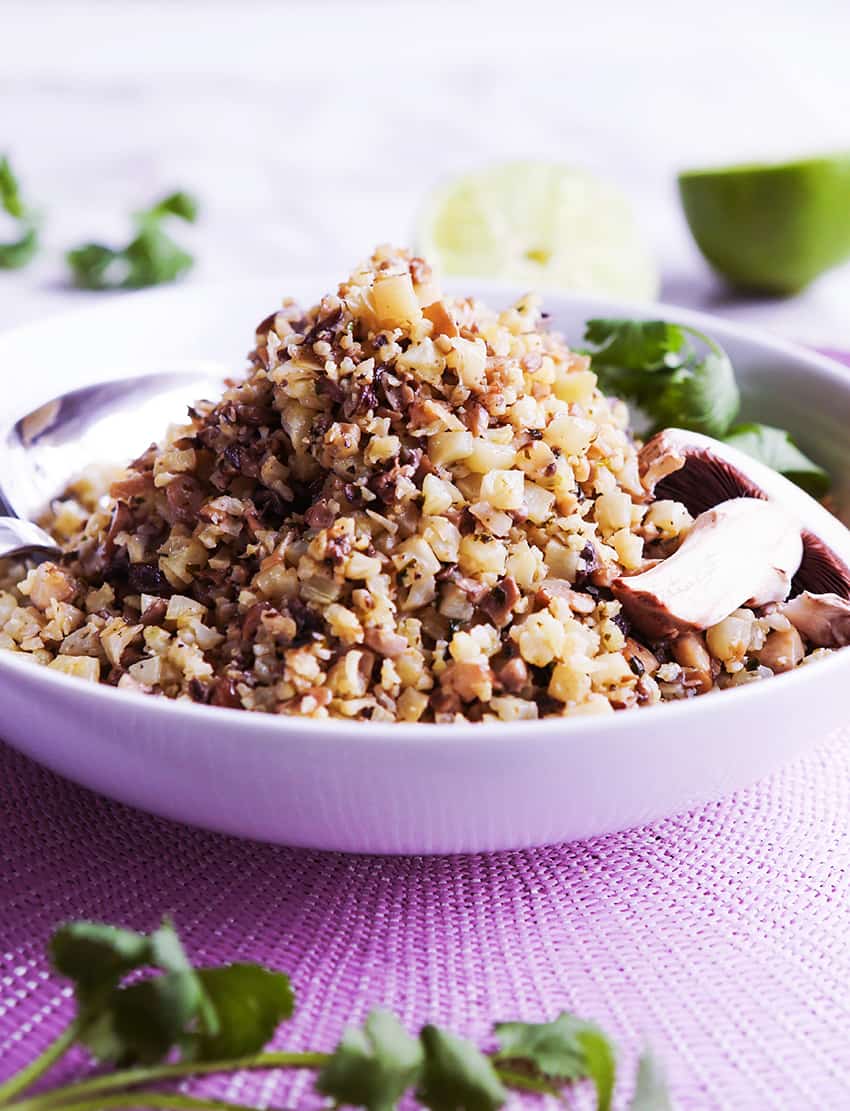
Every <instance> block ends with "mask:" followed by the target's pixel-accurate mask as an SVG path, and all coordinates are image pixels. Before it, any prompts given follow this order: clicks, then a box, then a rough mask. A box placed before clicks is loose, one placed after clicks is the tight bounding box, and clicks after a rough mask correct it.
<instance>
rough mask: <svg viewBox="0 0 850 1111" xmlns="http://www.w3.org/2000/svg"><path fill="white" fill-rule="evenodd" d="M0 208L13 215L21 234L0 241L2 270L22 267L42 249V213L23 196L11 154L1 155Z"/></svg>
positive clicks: (0, 267) (0, 268) (8, 214)
mask: <svg viewBox="0 0 850 1111" xmlns="http://www.w3.org/2000/svg"><path fill="white" fill-rule="evenodd" d="M0 209H2V211H3V212H5V213H6V214H7V216H10V217H11V218H12V219H13V220H14V221H15V225H16V229H17V231H18V232H19V234H18V235H17V236H16V238H14V239H12V240H10V241H9V242H7V243H0V270H19V269H21V267H24V266H26V265H27V263H29V262H31V261H32V259H33V258H34V257H35V255H36V253H37V252H38V248H39V237H38V217H37V215H36V213H35V212H34V211H33V210H32V209H31V208H29V206H28V205H26V204H25V203H24V201H23V199H22V197H21V187H20V183H19V182H18V178H17V176H16V175H15V172H14V170H13V169H12V164H11V162H10V161H9V159H8V157H7V156H6V155H4V156H3V157H2V158H0Z"/></svg>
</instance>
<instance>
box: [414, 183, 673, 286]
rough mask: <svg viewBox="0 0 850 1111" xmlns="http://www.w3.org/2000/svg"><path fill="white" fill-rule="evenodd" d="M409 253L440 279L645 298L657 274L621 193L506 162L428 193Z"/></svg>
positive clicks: (606, 186) (599, 184)
mask: <svg viewBox="0 0 850 1111" xmlns="http://www.w3.org/2000/svg"><path fill="white" fill-rule="evenodd" d="M418 247H419V250H420V251H421V253H422V254H423V255H424V256H425V257H426V258H427V259H428V260H429V261H430V262H432V263H434V264H435V265H436V266H437V267H438V269H439V270H440V271H441V272H442V273H443V274H465V275H475V276H481V277H488V278H501V279H505V280H507V281H511V282H516V283H518V284H519V285H522V286H525V287H528V288H547V287H549V288H553V287H554V288H560V289H573V290H579V291H581V292H585V293H595V294H599V295H604V296H611V297H624V298H628V299H631V300H651V299H652V298H653V297H654V296H655V294H656V293H657V292H658V271H657V269H656V267H655V263H654V261H653V259H652V256H651V255H650V253H649V250H648V249H647V246H646V244H645V243H644V241H643V240H642V238H641V237H640V236H639V235H638V232H637V229H636V227H635V223H634V220H633V218H632V213H631V210H630V208H629V205H628V202H627V201H626V199H625V198H624V197H623V196H622V194H621V193H620V192H619V191H618V190H617V189H615V188H613V187H612V186H610V185H608V184H606V183H605V182H602V181H598V180H597V179H596V178H594V177H592V176H591V175H590V174H587V173H584V172H582V171H579V170H574V169H570V168H569V167H567V166H559V165H552V164H550V163H546V162H508V163H505V164H503V165H499V166H490V167H487V168H486V169H482V170H480V171H477V172H475V173H471V174H467V175H466V176H464V177H461V178H458V179H456V180H454V181H451V182H449V183H447V184H446V185H444V186H442V187H441V188H439V189H437V190H435V192H434V193H433V194H432V195H431V196H430V198H429V200H428V202H427V204H426V207H425V210H424V212H423V214H422V217H421V220H420V224H419V237H418Z"/></svg>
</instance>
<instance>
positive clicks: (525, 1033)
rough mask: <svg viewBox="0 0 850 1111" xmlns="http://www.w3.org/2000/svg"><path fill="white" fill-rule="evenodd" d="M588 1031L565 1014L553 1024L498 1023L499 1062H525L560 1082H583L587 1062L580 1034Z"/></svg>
mask: <svg viewBox="0 0 850 1111" xmlns="http://www.w3.org/2000/svg"><path fill="white" fill-rule="evenodd" d="M586 1028H587V1024H586V1023H584V1022H582V1021H581V1020H580V1019H577V1018H575V1017H574V1016H573V1015H571V1014H568V1013H567V1012H566V1011H563V1012H562V1013H561V1014H559V1015H558V1017H557V1018H556V1019H553V1020H552V1022H499V1023H497V1024H496V1026H495V1027H494V1033H495V1035H496V1038H497V1040H498V1042H499V1053H498V1057H497V1059H498V1060H500V1061H502V1060H512V1061H526V1062H528V1063H530V1064H533V1065H534V1066H535V1067H536V1068H537V1069H539V1070H540V1072H542V1073H544V1074H545V1075H546V1076H551V1077H555V1078H557V1079H558V1080H580V1079H582V1078H583V1077H585V1076H587V1062H586V1060H585V1054H584V1049H583V1047H582V1045H581V1042H580V1041H579V1039H578V1034H579V1033H580V1032H581V1031H582V1030H584V1029H586Z"/></svg>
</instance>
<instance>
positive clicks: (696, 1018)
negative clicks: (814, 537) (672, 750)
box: [0, 352, 850, 1111]
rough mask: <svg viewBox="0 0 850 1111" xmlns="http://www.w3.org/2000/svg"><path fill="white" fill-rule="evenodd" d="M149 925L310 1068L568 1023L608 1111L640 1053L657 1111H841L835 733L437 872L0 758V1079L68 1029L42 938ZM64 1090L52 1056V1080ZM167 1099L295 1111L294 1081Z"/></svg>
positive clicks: (844, 1028)
mask: <svg viewBox="0 0 850 1111" xmlns="http://www.w3.org/2000/svg"><path fill="white" fill-rule="evenodd" d="M830 354H834V353H832V352H830ZM805 718H806V714H805V706H801V707H800V727H801V728H805ZM682 741H683V743H687V738H686V737H683V739H682ZM165 913H168V914H171V915H172V916H173V917H174V918H175V920H176V922H177V924H178V926H179V928H180V930H181V933H182V935H183V936H184V938H185V939H186V943H187V946H188V948H189V950H190V952H191V953H192V955H193V957H195V958H199V959H201V960H202V961H205V962H208V963H218V962H223V961H229V960H234V959H256V960H261V961H263V962H266V963H268V964H270V965H274V966H275V967H278V968H282V969H285V970H287V971H288V972H289V973H290V974H291V975H292V977H293V980H294V983H295V987H296V991H297V995H298V1000H299V1005H298V1010H297V1014H296V1017H295V1019H294V1020H293V1021H292V1022H291V1023H290V1024H288V1025H287V1026H286V1027H284V1028H283V1029H282V1030H281V1032H280V1034H279V1036H278V1039H277V1042H278V1044H280V1045H286V1046H287V1047H290V1048H293V1049H295V1048H308V1047H309V1048H318V1049H324V1048H331V1047H332V1046H333V1045H334V1044H335V1042H336V1040H337V1039H338V1037H339V1035H340V1033H341V1030H342V1028H343V1026H344V1025H345V1024H346V1023H347V1022H349V1021H358V1020H360V1019H362V1018H363V1017H364V1015H365V1014H366V1012H367V1011H368V1010H369V1009H370V1008H371V1007H373V1006H375V1005H378V1004H380V1005H382V1006H385V1007H389V1008H391V1009H392V1010H394V1011H396V1012H397V1013H398V1014H399V1015H400V1016H401V1017H402V1018H403V1020H404V1021H405V1022H406V1024H407V1025H408V1027H409V1028H410V1029H412V1030H415V1029H418V1027H419V1026H420V1025H421V1024H422V1023H423V1022H425V1021H428V1020H433V1021H437V1022H440V1023H443V1024H446V1025H448V1026H450V1027H451V1028H453V1029H455V1030H456V1031H458V1032H460V1033H464V1034H466V1035H468V1036H469V1037H471V1038H474V1039H476V1040H478V1041H479V1042H482V1043H483V1042H484V1041H486V1038H487V1034H488V1031H489V1029H490V1026H491V1024H492V1022H493V1021H494V1020H497V1019H501V1018H525V1019H529V1020H539V1019H543V1018H550V1017H553V1016H554V1015H555V1014H556V1013H557V1012H558V1011H559V1010H561V1009H562V1008H568V1009H571V1010H574V1011H575V1012H577V1013H578V1014H580V1015H582V1016H584V1017H587V1018H592V1019H595V1020H596V1021H598V1022H599V1023H600V1024H601V1025H602V1026H603V1027H604V1028H605V1029H606V1030H608V1031H610V1033H611V1034H612V1035H613V1036H614V1037H615V1038H616V1040H617V1042H618V1045H619V1047H620V1050H621V1057H620V1059H621V1081H620V1084H619V1086H618V1096H617V1104H616V1105H617V1107H623V1106H624V1105H625V1103H626V1101H627V1098H628V1095H629V1089H630V1087H631V1083H632V1077H633V1074H634V1063H635V1059H636V1055H637V1053H638V1051H639V1049H640V1048H641V1046H642V1045H643V1044H645V1043H646V1042H649V1043H650V1044H651V1045H652V1046H653V1047H654V1048H655V1050H656V1051H657V1053H658V1054H659V1056H661V1057H662V1058H663V1059H664V1061H665V1063H666V1067H667V1070H668V1074H669V1078H670V1081H671V1086H672V1089H673V1095H674V1102H675V1106H676V1107H677V1108H683V1109H695V1111H696V1109H698V1111H704V1109H706V1111H707V1109H711V1108H723V1109H728V1108H734V1109H735V1111H741V1109H748V1108H753V1109H762V1108H774V1107H775V1108H783V1109H784V1108H789V1109H790V1108H794V1109H795V1111H797V1109H802V1108H807V1109H808V1108H818V1109H820V1108H830V1109H837V1108H843V1107H850V729H847V730H845V731H843V732H842V733H840V734H838V735H836V736H834V737H832V738H830V739H829V740H827V741H824V742H822V743H820V744H819V745H817V746H816V747H813V748H812V749H811V750H810V751H809V752H808V753H807V754H806V755H805V756H804V757H802V758H801V759H799V760H798V761H796V762H795V763H794V764H793V765H791V766H789V767H787V768H786V769H784V770H783V771H781V772H779V773H778V774H777V775H775V776H773V777H772V778H771V779H769V780H767V781H765V782H764V783H762V784H760V785H759V786H758V787H755V788H753V789H751V790H749V791H746V792H743V793H742V794H740V795H739V796H737V797H736V798H733V799H728V800H725V801H722V802H717V803H713V804H711V805H709V806H705V807H703V808H702V809H700V810H697V811H695V812H694V813H692V814H689V815H684V816H680V817H677V818H672V819H669V820H668V821H664V822H661V823H658V824H657V825H654V826H651V827H649V828H646V829H640V830H633V831H631V832H628V833H623V834H618V835H616V836H612V837H606V838H602V839H598V840H595V841H588V842H585V843H583V844H579V845H561V846H556V847H553V848H548V849H538V850H533V851H529V852H521V853H502V854H496V855H492V856H478V857H453V858H443V859H433V858H432V859H427V858H408V859H397V858H392V859H391V858H375V857H345V856H341V855H337V854H324V853H315V852H305V851H300V850H294V849H284V848H276V847H273V846H268V845H258V844H255V843H251V842H245V841H238V840H236V839H233V838H228V837H223V836H218V835H214V834H208V833H203V832H200V831H198V830H193V829H188V828H186V827H185V826H179V825H176V824H173V823H170V822H165V821H162V820H160V819H157V818H153V817H150V816H148V815H145V814H141V813H139V812H137V811H133V810H130V809H129V808H127V807H124V806H121V805H119V804H117V803H112V802H109V801H107V800H106V799H103V798H101V797H99V796H97V795H94V794H92V793H91V792H89V791H86V790H83V789H82V788H79V787H76V786H74V785H72V784H70V783H68V782H67V781H65V780H62V779H60V778H59V777H57V776H55V775H53V774H52V773H51V772H48V771H45V770H44V769H42V768H40V767H38V766H36V765H35V764H33V763H31V762H30V761H28V760H27V759H25V758H24V757H22V756H20V755H18V754H17V753H15V752H13V751H12V750H11V749H9V748H7V747H6V746H4V745H3V744H2V743H0V1079H3V1078H4V1077H6V1076H8V1075H9V1074H10V1073H11V1072H13V1071H14V1070H15V1069H16V1068H18V1067H20V1065H21V1064H22V1063H24V1062H25V1061H27V1060H29V1059H30V1058H31V1057H32V1056H34V1055H35V1053H36V1052H37V1051H38V1050H39V1049H40V1048H42V1047H43V1046H44V1045H45V1044H46V1043H47V1042H48V1041H49V1040H50V1039H51V1038H52V1037H54V1036H55V1035H56V1034H57V1033H58V1031H59V1029H60V1027H61V1026H62V1025H63V1023H64V1022H65V1020H66V1019H67V1017H68V1015H69V1014H70V1012H71V1001H70V999H69V997H68V992H67V989H65V988H63V987H62V985H61V984H59V983H58V982H57V981H56V980H55V979H54V978H52V977H51V976H50V974H49V972H48V969H47V965H46V962H45V959H44V946H45V942H46V940H47V937H48V936H49V934H50V932H51V930H52V929H53V927H54V926H55V925H56V924H57V923H59V922H61V921H63V920H66V919H69V918H77V917H87V918H95V919H102V920H105V921H109V922H116V923H124V924H126V925H131V926H134V927H136V928H140V929H151V928H152V927H154V926H155V925H156V924H157V923H158V921H159V920H160V918H161V917H162V915H163V914H165ZM83 1065H84V1062H83V1060H82V1059H81V1057H80V1056H79V1055H77V1056H76V1057H74V1056H72V1057H70V1058H69V1059H68V1060H67V1061H66V1062H64V1063H63V1064H62V1065H60V1066H59V1068H58V1069H57V1070H56V1074H55V1075H56V1076H57V1079H58V1078H61V1077H63V1076H64V1077H65V1078H67V1077H69V1076H70V1075H72V1074H74V1073H75V1072H78V1071H79V1070H80V1069H81V1068H82V1067H83ZM188 1087H189V1090H192V1091H195V1092H199V1091H203V1092H206V1093H209V1094H214V1095H216V1096H220V1097H224V1098H228V1099H232V1100H239V1101H246V1102H253V1103H256V1105H257V1106H263V1107H265V1106H270V1105H271V1106H288V1107H294V1106H296V1105H297V1106H308V1105H311V1103H313V1102H315V1101H311V1100H310V1098H309V1092H310V1089H311V1080H310V1077H309V1076H308V1075H306V1074H301V1075H297V1076H295V1077H294V1078H293V1077H292V1076H291V1075H281V1074H277V1075H273V1074H265V1075H263V1074H243V1075H242V1076H239V1077H237V1078H228V1079H224V1078H222V1079H209V1080H205V1081H204V1082H202V1083H195V1084H194V1085H189V1086H188ZM515 1102H518V1101H515ZM538 1105H539V1106H541V1104H539V1103H538ZM574 1106H576V1107H579V1108H581V1107H588V1106H590V1101H589V1098H585V1096H584V1095H580V1096H579V1098H578V1099H577V1100H576V1101H575V1103H574Z"/></svg>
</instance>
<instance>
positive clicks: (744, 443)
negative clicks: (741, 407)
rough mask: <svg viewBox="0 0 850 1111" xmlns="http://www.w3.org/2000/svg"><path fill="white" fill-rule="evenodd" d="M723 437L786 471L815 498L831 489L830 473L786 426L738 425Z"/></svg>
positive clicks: (787, 474)
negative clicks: (795, 439)
mask: <svg viewBox="0 0 850 1111" xmlns="http://www.w3.org/2000/svg"><path fill="white" fill-rule="evenodd" d="M723 439H724V441H725V442H726V443H727V444H731V445H732V447H736V448H737V449H738V450H739V451H743V452H744V453H745V454H747V455H750V456H752V458H753V459H758V461H759V462H760V463H765V464H767V466H768V467H772V468H773V469H774V470H775V471H779V473H780V474H784V475H785V477H786V478H790V479H791V481H792V482H796V483H797V485H798V486H801V487H802V488H803V489H804V490H806V491H807V492H808V493H809V494H811V495H812V497H814V498H822V497H823V496H824V495H825V494H826V492H827V491H828V490H829V486H830V479H829V475H828V474H827V472H826V471H825V470H824V469H823V467H819V466H818V464H817V463H813V462H812V460H811V459H809V457H808V456H807V455H804V454H803V452H802V451H800V449H799V448H798V447H797V445H796V444H795V443H794V441H793V440H792V439H791V437H790V435H789V434H788V433H787V432H786V431H785V430H784V429H782V428H772V427H771V426H770V425H769V424H738V425H736V426H735V427H734V428H733V429H731V431H729V432H728V433H727V434H726V435H725V436H724V437H723Z"/></svg>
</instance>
